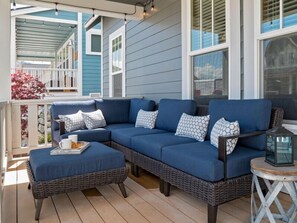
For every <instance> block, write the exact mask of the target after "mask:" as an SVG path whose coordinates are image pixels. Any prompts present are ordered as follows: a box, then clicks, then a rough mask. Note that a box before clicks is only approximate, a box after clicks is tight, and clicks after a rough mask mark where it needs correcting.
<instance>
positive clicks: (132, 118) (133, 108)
mask: <svg viewBox="0 0 297 223" xmlns="http://www.w3.org/2000/svg"><path fill="white" fill-rule="evenodd" d="M154 108H155V102H154V101H152V100H145V99H139V98H132V99H131V102H130V112H129V122H130V123H135V122H136V117H137V114H138V112H139V110H140V109H142V110H144V111H153V110H154Z"/></svg>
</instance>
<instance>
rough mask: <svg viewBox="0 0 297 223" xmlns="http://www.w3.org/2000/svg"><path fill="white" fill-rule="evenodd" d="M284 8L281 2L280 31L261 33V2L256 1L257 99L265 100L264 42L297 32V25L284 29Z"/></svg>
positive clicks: (255, 81) (255, 68)
mask: <svg viewBox="0 0 297 223" xmlns="http://www.w3.org/2000/svg"><path fill="white" fill-rule="evenodd" d="M282 8H283V4H282V1H280V10H281V11H280V16H281V17H280V28H279V29H278V30H273V31H270V32H265V33H261V25H262V24H261V1H258V0H254V12H255V15H254V18H255V27H254V32H255V44H254V51H255V52H256V56H255V60H254V63H255V65H254V66H255V67H254V70H255V80H254V86H255V98H263V97H264V86H263V70H262V64H263V61H262V60H263V57H262V41H264V40H266V39H271V38H275V37H281V36H284V35H289V34H293V33H296V32H297V25H293V26H289V27H282V25H283V17H282V16H283V15H282Z"/></svg>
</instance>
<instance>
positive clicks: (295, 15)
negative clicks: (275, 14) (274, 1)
mask: <svg viewBox="0 0 297 223" xmlns="http://www.w3.org/2000/svg"><path fill="white" fill-rule="evenodd" d="M283 4H284V5H283V17H284V21H283V25H284V27H288V26H292V25H296V24H297V0H284V2H283Z"/></svg>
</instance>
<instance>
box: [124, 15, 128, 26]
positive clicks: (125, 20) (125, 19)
mask: <svg viewBox="0 0 297 223" xmlns="http://www.w3.org/2000/svg"><path fill="white" fill-rule="evenodd" d="M124 23H125V25H126V24H127V13H125V17H124Z"/></svg>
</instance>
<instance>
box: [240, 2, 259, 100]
mask: <svg viewBox="0 0 297 223" xmlns="http://www.w3.org/2000/svg"><path fill="white" fill-rule="evenodd" d="M243 39H244V47H243V49H244V62H243V63H244V99H253V98H255V84H254V83H255V69H254V58H255V55H256V54H255V53H256V52H255V49H254V45H255V38H254V1H251V0H243Z"/></svg>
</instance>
